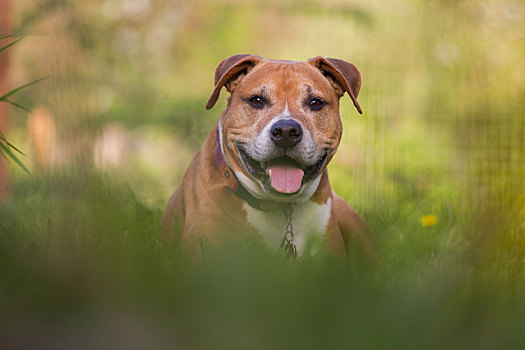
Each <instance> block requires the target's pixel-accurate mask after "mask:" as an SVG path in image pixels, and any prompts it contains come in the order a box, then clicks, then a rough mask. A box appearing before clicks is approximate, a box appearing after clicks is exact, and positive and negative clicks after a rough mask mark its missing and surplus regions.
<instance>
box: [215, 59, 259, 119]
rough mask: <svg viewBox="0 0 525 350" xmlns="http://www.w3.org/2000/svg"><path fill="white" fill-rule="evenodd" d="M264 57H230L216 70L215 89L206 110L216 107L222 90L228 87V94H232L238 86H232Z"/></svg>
mask: <svg viewBox="0 0 525 350" xmlns="http://www.w3.org/2000/svg"><path fill="white" fill-rule="evenodd" d="M262 59H263V58H262V57H260V56H257V55H250V54H241V55H234V56H231V57H228V58H227V59H225V60H224V61H222V62H221V63H219V65H218V66H217V68H215V89H213V92H212V94H211V96H210V98H209V99H208V102H207V103H206V109H210V108H212V107H213V106H214V105H215V102H217V99H218V98H219V94H220V93H221V88H222V87H223V86H226V90H228V92H232V91H233V88H234V86H237V85H236V84H232V83H233V82H234V81H236V80H237V79H238V78H239V77H240V76H242V75H244V74H246V73H247V72H248V69H249V68H251V67H253V66H255V65H256V64H257V63H259V62H260V61H262Z"/></svg>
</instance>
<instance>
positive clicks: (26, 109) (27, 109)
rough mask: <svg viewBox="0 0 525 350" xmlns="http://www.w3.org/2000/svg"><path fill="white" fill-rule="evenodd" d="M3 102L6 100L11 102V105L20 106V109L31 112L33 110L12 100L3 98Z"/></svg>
mask: <svg viewBox="0 0 525 350" xmlns="http://www.w3.org/2000/svg"><path fill="white" fill-rule="evenodd" d="M4 102H7V103H9V104H11V105H13V106H15V107H18V108H21V109H23V110H24V111H26V112H29V113H33V111H32V110H30V109H29V108H25V107H24V106H22V105H20V104H18V103H16V102H13V101H11V100H4Z"/></svg>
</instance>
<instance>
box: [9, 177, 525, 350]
mask: <svg viewBox="0 0 525 350" xmlns="http://www.w3.org/2000/svg"><path fill="white" fill-rule="evenodd" d="M13 186H14V189H13V196H12V198H11V199H9V200H8V201H6V202H4V203H3V204H2V207H1V210H0V237H1V239H0V266H2V283H0V296H1V300H2V302H1V303H0V306H1V308H2V311H3V312H2V314H1V315H0V322H2V324H4V327H3V332H4V338H3V339H4V340H3V341H4V344H6V343H5V342H7V345H10V344H17V345H20V344H25V345H26V347H33V346H36V344H39V345H42V344H56V343H55V341H57V340H56V339H57V338H58V337H59V338H60V339H62V340H61V341H65V342H66V343H67V344H69V346H71V347H76V346H77V345H80V344H83V345H84V346H86V347H92V346H96V344H98V343H95V342H96V340H95V339H104V344H107V343H111V344H114V346H116V347H125V346H126V345H127V344H129V343H133V344H140V346H139V347H142V346H146V345H149V346H150V347H154V348H170V347H178V348H206V349H209V348H214V349H247V348H250V349H268V348H306V349H319V348H331V349H339V348H348V347H352V348H363V349H370V348H390V349H396V348H399V349H406V348H407V347H409V348H425V349H442V348H453V349H463V348H465V347H467V348H479V349H492V348H498V347H504V348H520V347H523V345H525V335H524V334H525V332H524V330H525V329H524V327H525V326H524V323H523V319H524V317H525V284H524V281H525V274H524V272H525V270H524V269H523V266H522V265H520V264H519V263H516V262H514V261H511V260H507V259H506V258H505V257H502V258H501V259H497V261H495V262H494V261H493V262H492V263H491V262H488V261H485V262H483V261H482V260H480V258H481V259H483V258H482V257H481V256H479V255H478V256H475V257H474V256H472V255H471V254H470V253H471V252H468V251H457V249H456V248H457V247H455V245H454V244H450V243H448V242H447V241H448V236H447V232H448V231H449V230H450V229H451V227H454V226H455V225H458V217H449V218H446V217H445V216H443V213H442V212H438V213H436V214H437V215H438V217H439V219H440V220H441V221H440V222H438V224H436V225H435V226H433V227H421V225H420V224H419V223H418V222H415V218H414V215H412V214H411V212H410V210H407V209H406V208H405V207H404V206H402V205H399V206H397V207H396V208H389V209H388V214H384V215H382V214H381V213H374V215H367V216H368V220H369V223H370V224H371V226H373V227H374V228H375V229H376V232H379V233H380V241H381V243H382V250H383V262H382V263H381V264H380V265H379V266H362V265H360V264H358V262H354V263H352V264H350V265H345V264H341V263H340V262H338V261H333V260H330V259H329V258H326V257H315V258H309V257H303V258H300V259H299V260H297V261H295V262H288V261H286V260H285V259H283V258H282V257H281V256H280V255H279V254H275V253H272V252H269V251H267V250H266V248H264V247H261V246H259V245H257V244H256V243H255V242H249V243H246V244H237V245H228V246H225V247H212V249H211V250H210V253H209V254H208V255H207V256H206V258H205V259H204V260H203V261H201V262H195V261H191V260H188V259H186V258H185V257H184V256H181V255H180V254H179V253H178V252H177V251H175V250H173V249H172V248H171V247H169V246H168V245H166V244H165V243H163V242H162V241H160V240H159V236H158V233H159V222H160V215H161V212H160V211H159V210H158V209H152V208H149V207H147V206H145V205H144V204H142V203H141V202H140V201H138V200H137V199H136V198H135V197H134V196H133V194H132V193H131V192H130V190H129V189H127V188H126V186H123V185H122V184H120V183H119V182H117V181H115V179H113V178H111V177H109V176H107V175H100V174H96V173H93V172H91V171H86V172H84V174H83V175H79V174H78V173H77V174H75V173H71V172H68V171H63V172H61V173H55V174H54V175H52V176H47V177H42V178H38V179H36V181H31V182H29V181H27V180H19V181H17V182H16V183H15V184H13ZM383 209H384V208H383ZM383 212H387V211H386V210H383ZM463 229H467V228H463ZM399 233H402V234H403V236H404V238H403V240H399V239H396V238H398V237H399V236H398V234H399ZM387 236H394V237H390V238H389V237H387ZM497 250H499V251H500V252H504V251H505V250H506V248H504V247H501V248H497ZM511 269H512V273H510V272H509V271H510V270H511ZM10 315H16V318H12V316H10ZM35 320H37V321H35ZM38 320H46V321H45V322H41V321H38ZM35 322H36V323H37V324H38V325H39V327H42V328H41V329H42V330H43V331H42V332H41V333H35V334H32V333H31V331H29V333H31V337H29V338H28V340H21V339H25V338H19V333H18V332H19V329H20V328H22V329H26V328H28V329H31V327H32V326H31V325H33V324H34V323H35ZM152 334H153V336H152ZM117 335H118V336H117ZM122 335H125V336H122ZM26 341H27V343H26Z"/></svg>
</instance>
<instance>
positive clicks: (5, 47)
mask: <svg viewBox="0 0 525 350" xmlns="http://www.w3.org/2000/svg"><path fill="white" fill-rule="evenodd" d="M23 38H24V37H21V38H18V39H16V40H15V41H13V42H11V43H9V44H7V45H6V46H4V47H1V48H0V53H2V51H4V50H7V49H8V48H10V47H11V46H13V45H14V44H16V43H17V42H19V41H20V40H22V39H23Z"/></svg>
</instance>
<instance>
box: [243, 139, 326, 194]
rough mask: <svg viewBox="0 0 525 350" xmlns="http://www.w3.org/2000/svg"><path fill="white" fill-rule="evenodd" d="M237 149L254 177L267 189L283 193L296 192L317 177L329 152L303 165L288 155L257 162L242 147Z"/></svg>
mask: <svg viewBox="0 0 525 350" xmlns="http://www.w3.org/2000/svg"><path fill="white" fill-rule="evenodd" d="M237 149H238V151H239V154H240V156H241V159H242V162H243V164H244V166H245V168H246V170H248V172H249V173H250V174H251V175H252V176H253V177H254V178H256V179H258V180H260V181H261V182H262V184H263V186H264V187H265V188H266V189H267V190H270V191H274V192H279V193H283V194H293V193H296V192H298V191H299V190H300V189H301V186H302V185H303V184H304V183H305V182H307V181H309V180H312V179H314V178H315V177H317V175H318V174H319V172H320V171H321V169H322V168H323V166H324V164H325V162H326V158H327V157H328V153H329V152H328V151H326V152H325V153H324V154H323V156H322V157H321V158H320V159H319V160H318V161H317V163H315V164H313V165H310V166H305V165H302V164H300V163H299V162H297V161H296V160H294V159H292V158H290V157H288V156H282V157H277V158H274V159H271V160H268V161H264V162H259V161H257V160H255V159H253V158H251V157H250V156H249V155H248V153H246V151H245V150H244V149H243V148H242V147H239V146H237Z"/></svg>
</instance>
